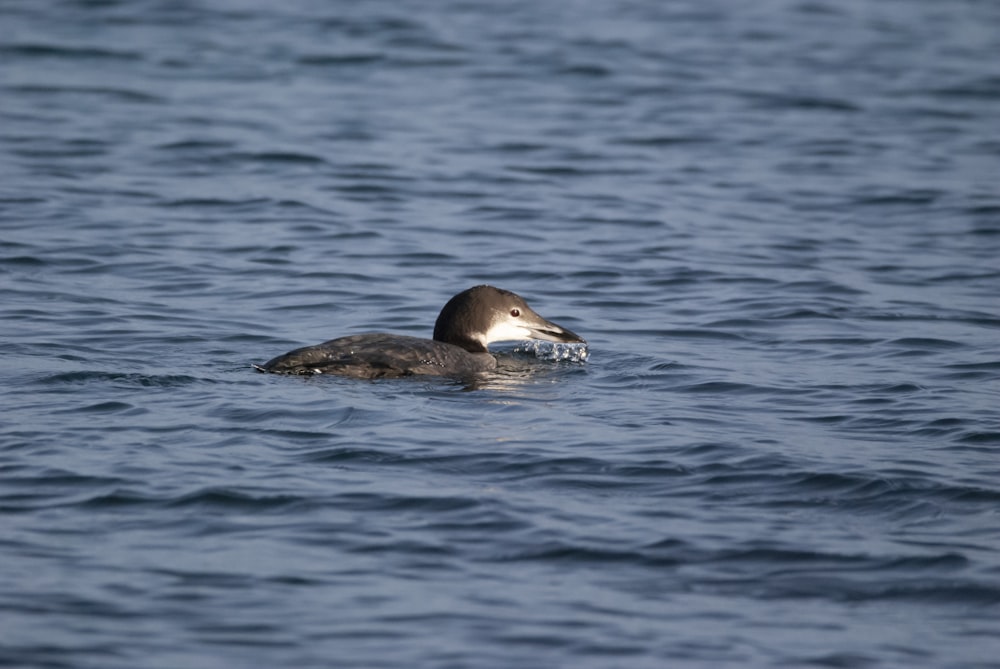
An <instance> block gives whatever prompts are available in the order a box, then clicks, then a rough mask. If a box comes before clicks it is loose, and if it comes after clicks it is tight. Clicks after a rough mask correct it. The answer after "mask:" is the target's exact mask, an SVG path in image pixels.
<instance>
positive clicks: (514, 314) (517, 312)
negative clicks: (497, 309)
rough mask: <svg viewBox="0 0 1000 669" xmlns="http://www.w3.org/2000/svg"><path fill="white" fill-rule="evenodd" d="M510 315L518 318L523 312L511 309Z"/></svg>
mask: <svg viewBox="0 0 1000 669" xmlns="http://www.w3.org/2000/svg"><path fill="white" fill-rule="evenodd" d="M510 315H511V316H513V317H514V318H517V317H518V316H520V315H521V310H520V309H517V308H514V309H511V310H510Z"/></svg>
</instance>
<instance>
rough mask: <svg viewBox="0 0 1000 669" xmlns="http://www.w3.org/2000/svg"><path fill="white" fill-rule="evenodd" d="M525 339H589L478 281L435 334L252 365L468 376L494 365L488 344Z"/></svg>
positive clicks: (309, 351) (368, 374) (308, 351)
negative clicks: (422, 337)
mask: <svg viewBox="0 0 1000 669" xmlns="http://www.w3.org/2000/svg"><path fill="white" fill-rule="evenodd" d="M523 339H541V340H543V341H552V342H563V343H580V344H586V343H587V342H586V340H584V338H583V337H581V336H580V335H578V334H576V333H574V332H571V331H570V330H567V329H566V328H564V327H562V326H560V325H556V324H555V323H553V322H551V321H547V320H545V319H544V318H542V317H541V316H539V315H538V314H536V313H535V312H534V311H533V310H532V309H531V307H529V306H528V303H527V302H525V301H524V298H522V297H521V296H520V295H517V294H515V293H512V292H510V291H509V290H502V289H500V288H494V287H493V286H475V287H473V288H469V289H468V290H464V291H462V292H461V293H459V294H458V295H456V296H455V297H453V298H451V299H450V300H448V303H447V304H445V305H444V308H443V309H441V313H440V314H439V315H438V318H437V322H435V324H434V339H421V338H420V337H409V336H406V335H394V334H385V333H381V332H379V333H370V334H358V335H350V336H347V337H340V338H338V339H331V340H330V341H327V342H324V343H322V344H316V345H315V346H306V347H303V348H297V349H295V350H294V351H289V352H288V353H285V354H283V355H279V356H278V357H276V358H274V359H272V360H269V361H268V362H265V363H264V364H263V365H253V367H254V368H255V369H257V370H259V371H261V372H271V373H275V374H337V375H339V376H348V377H352V378H358V379H377V378H393V377H402V376H414V375H426V376H449V377H458V378H466V377H470V376H474V375H476V374H479V373H482V372H488V371H490V370H493V369H496V366H497V360H496V358H494V357H493V355H492V354H490V352H489V349H487V346H488V345H489V344H491V343H493V342H496V341H511V340H523Z"/></svg>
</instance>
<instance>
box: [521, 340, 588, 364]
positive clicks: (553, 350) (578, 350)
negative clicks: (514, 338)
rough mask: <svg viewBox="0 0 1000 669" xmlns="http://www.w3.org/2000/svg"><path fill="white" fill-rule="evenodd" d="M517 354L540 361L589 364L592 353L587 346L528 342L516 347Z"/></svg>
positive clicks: (536, 341)
mask: <svg viewBox="0 0 1000 669" xmlns="http://www.w3.org/2000/svg"><path fill="white" fill-rule="evenodd" d="M514 352H515V353H530V354H531V355H534V356H535V357H536V358H539V359H540V360H568V361H569V362H587V359H588V358H590V351H589V350H588V349H587V345H586V344H557V343H555V342H549V341H538V340H534V341H526V342H524V343H521V344H518V345H517V346H516V347H514Z"/></svg>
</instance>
